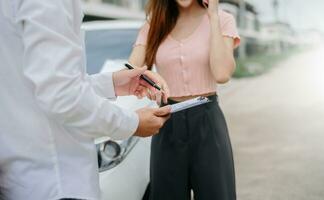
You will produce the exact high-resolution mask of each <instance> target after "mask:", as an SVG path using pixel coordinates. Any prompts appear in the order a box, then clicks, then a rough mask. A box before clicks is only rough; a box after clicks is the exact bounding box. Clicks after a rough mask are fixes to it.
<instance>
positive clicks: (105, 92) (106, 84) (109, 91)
mask: <svg viewBox="0 0 324 200" xmlns="http://www.w3.org/2000/svg"><path fill="white" fill-rule="evenodd" d="M112 75H113V72H102V73H98V74H94V75H91V76H90V80H91V85H92V87H93V89H94V90H95V92H96V93H97V95H99V96H101V97H103V98H107V99H112V100H113V99H116V93H115V87H114V82H113V76H112Z"/></svg>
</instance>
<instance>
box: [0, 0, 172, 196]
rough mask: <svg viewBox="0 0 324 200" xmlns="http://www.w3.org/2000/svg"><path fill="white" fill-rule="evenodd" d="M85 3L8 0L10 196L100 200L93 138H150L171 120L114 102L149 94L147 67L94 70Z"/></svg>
mask: <svg viewBox="0 0 324 200" xmlns="http://www.w3.org/2000/svg"><path fill="white" fill-rule="evenodd" d="M80 4H81V3H80V1H79V0H1V1H0V168H1V170H2V172H3V174H2V175H1V177H0V187H3V188H4V189H5V191H6V195H7V197H6V199H9V200H56V199H61V198H75V199H87V200H98V199H99V198H100V197H99V181H98V169H97V167H98V166H97V156H96V149H95V145H94V143H93V139H94V138H96V137H99V136H110V137H111V138H113V139H124V138H127V137H129V136H131V135H133V134H134V133H135V135H138V136H149V135H152V134H154V133H156V132H157V131H158V129H159V128H160V127H161V126H162V125H163V123H164V122H165V121H166V120H167V118H168V117H167V115H168V114H169V112H170V108H169V107H164V108H160V109H150V108H146V109H141V110H139V111H137V112H133V111H129V110H125V109H122V108H119V107H117V106H114V105H112V104H111V103H110V102H109V101H108V100H107V98H114V97H115V96H116V95H117V96H118V95H128V94H137V93H138V92H139V93H141V92H144V91H145V90H146V88H145V87H143V86H140V85H139V78H138V77H139V74H141V73H143V72H144V70H142V69H137V70H133V71H121V72H116V73H113V74H111V73H103V74H96V75H93V76H89V75H87V74H86V72H85V52H84V41H83V34H82V31H80V26H81V23H82V18H83V14H82V11H81V5H80ZM133 86H135V87H133ZM130 178H131V177H130Z"/></svg>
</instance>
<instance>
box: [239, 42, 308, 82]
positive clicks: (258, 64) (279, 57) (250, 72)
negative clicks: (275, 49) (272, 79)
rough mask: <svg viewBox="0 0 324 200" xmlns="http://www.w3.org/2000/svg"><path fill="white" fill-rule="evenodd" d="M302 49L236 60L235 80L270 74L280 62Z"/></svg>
mask: <svg viewBox="0 0 324 200" xmlns="http://www.w3.org/2000/svg"><path fill="white" fill-rule="evenodd" d="M301 51H302V50H301V49H300V48H294V49H291V50H287V51H286V52H283V53H280V54H259V55H254V56H251V57H247V58H245V59H237V60H236V71H235V72H234V74H233V77H234V78H244V77H253V76H257V75H261V74H264V73H266V72H268V71H269V70H270V69H271V68H273V67H274V66H276V65H277V64H278V63H279V62H281V61H283V60H286V59H288V58H289V57H291V56H293V55H295V54H297V53H299V52H301Z"/></svg>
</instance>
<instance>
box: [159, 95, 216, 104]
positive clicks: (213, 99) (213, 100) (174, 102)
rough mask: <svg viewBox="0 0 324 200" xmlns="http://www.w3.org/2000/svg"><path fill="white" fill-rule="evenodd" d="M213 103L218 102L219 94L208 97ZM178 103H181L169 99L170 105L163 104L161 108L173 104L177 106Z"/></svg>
mask: <svg viewBox="0 0 324 200" xmlns="http://www.w3.org/2000/svg"><path fill="white" fill-rule="evenodd" d="M206 97H207V98H208V99H209V100H210V101H211V102H218V96H217V94H213V95H210V96H206ZM176 103H180V102H179V101H174V100H171V99H168V103H167V104H165V103H162V105H161V106H166V105H172V104H176Z"/></svg>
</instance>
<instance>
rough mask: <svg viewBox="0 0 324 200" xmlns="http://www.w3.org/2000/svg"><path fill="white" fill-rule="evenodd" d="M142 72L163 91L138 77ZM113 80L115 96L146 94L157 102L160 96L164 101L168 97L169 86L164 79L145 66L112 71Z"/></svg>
mask: <svg viewBox="0 0 324 200" xmlns="http://www.w3.org/2000/svg"><path fill="white" fill-rule="evenodd" d="M142 74H145V75H146V76H147V77H149V78H150V79H151V80H153V81H154V82H155V83H156V84H157V85H159V86H160V87H161V88H163V92H162V91H158V90H157V89H155V88H154V87H152V86H151V85H150V84H148V83H147V82H145V81H144V80H142V79H140V76H141V75H142ZM113 82H114V87H115V93H116V96H126V95H135V96H137V98H143V97H145V96H148V97H149V98H150V99H151V100H156V101H157V103H158V104H160V102H161V98H163V101H164V102H165V103H167V99H168V98H169V88H168V86H167V84H166V82H165V80H164V79H163V78H162V77H161V76H160V75H158V74H157V73H154V72H151V71H147V68H146V67H141V68H135V69H133V70H128V69H125V70H120V71H117V72H114V73H113Z"/></svg>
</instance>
